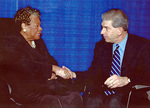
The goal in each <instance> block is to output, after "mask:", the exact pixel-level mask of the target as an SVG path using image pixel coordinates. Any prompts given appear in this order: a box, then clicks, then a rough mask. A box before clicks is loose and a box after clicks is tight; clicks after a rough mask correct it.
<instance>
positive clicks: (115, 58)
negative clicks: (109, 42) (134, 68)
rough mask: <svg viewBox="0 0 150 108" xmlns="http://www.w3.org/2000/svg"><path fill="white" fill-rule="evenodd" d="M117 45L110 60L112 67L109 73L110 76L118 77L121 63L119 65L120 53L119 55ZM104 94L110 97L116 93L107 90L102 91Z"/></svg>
mask: <svg viewBox="0 0 150 108" xmlns="http://www.w3.org/2000/svg"><path fill="white" fill-rule="evenodd" d="M118 48H119V44H116V49H115V51H114V54H113V59H112V66H111V73H110V76H112V75H114V74H116V75H118V76H120V75H121V63H120V53H119V50H118ZM104 92H105V94H106V95H107V96H108V95H111V94H115V93H116V92H115V91H113V90H112V91H109V90H105V91H104Z"/></svg>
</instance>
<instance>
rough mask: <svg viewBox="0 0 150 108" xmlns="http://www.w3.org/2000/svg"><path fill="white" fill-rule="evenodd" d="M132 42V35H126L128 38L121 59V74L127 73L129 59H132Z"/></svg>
mask: <svg viewBox="0 0 150 108" xmlns="http://www.w3.org/2000/svg"><path fill="white" fill-rule="evenodd" d="M133 45H134V43H133V41H132V37H131V36H130V35H129V36H128V40H127V43H126V48H125V52H124V57H123V61H122V67H121V75H123V76H124V75H128V72H129V70H128V67H129V65H130V64H129V63H130V60H132V59H133V57H134V56H135V54H134V52H135V51H134V50H135V48H134V47H133Z"/></svg>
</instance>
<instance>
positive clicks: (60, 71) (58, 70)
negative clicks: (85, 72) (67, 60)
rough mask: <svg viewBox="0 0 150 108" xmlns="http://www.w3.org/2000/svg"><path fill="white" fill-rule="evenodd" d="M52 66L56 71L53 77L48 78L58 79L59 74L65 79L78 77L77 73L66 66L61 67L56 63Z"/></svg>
mask: <svg viewBox="0 0 150 108" xmlns="http://www.w3.org/2000/svg"><path fill="white" fill-rule="evenodd" d="M52 68H53V69H52V71H53V72H54V73H52V75H51V78H50V79H48V80H52V79H57V76H59V77H61V78H63V79H72V78H76V74H75V73H74V72H72V71H71V70H70V69H68V68H67V67H65V66H62V68H60V67H58V66H56V65H53V66H52Z"/></svg>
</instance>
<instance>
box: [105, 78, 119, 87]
mask: <svg viewBox="0 0 150 108" xmlns="http://www.w3.org/2000/svg"><path fill="white" fill-rule="evenodd" d="M118 77H119V76H117V75H112V76H110V77H109V78H108V79H107V80H106V81H105V82H104V84H105V85H107V87H108V88H116V87H117V86H118V82H119V80H118V79H119V78H118Z"/></svg>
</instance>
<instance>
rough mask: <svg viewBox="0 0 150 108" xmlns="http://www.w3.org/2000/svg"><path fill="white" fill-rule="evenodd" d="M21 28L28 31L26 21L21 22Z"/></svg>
mask: <svg viewBox="0 0 150 108" xmlns="http://www.w3.org/2000/svg"><path fill="white" fill-rule="evenodd" d="M21 28H22V30H23V32H26V31H27V30H26V24H25V23H22V24H21Z"/></svg>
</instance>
